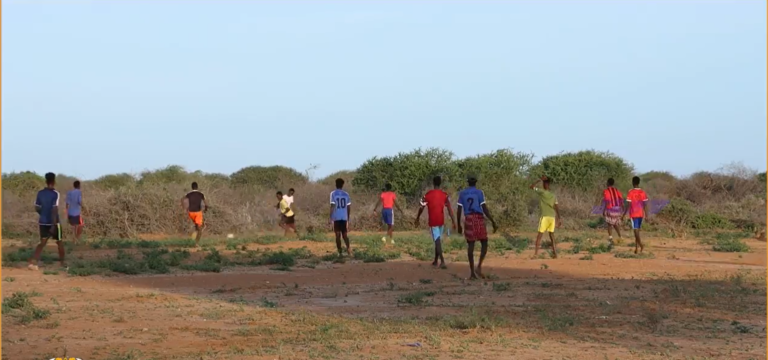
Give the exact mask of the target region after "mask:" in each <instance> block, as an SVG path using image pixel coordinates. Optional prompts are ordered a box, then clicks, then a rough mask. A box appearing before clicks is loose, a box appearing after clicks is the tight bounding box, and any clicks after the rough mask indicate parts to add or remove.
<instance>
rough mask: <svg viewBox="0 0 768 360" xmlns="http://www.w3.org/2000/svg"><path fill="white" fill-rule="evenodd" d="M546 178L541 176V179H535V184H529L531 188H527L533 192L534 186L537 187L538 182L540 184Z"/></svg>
mask: <svg viewBox="0 0 768 360" xmlns="http://www.w3.org/2000/svg"><path fill="white" fill-rule="evenodd" d="M546 178H547V177H546V176H542V177H541V179H536V182H535V183H533V184H531V186H529V188H530V189H531V190H535V189H536V185H539V182H541V181H542V180H544V179H546Z"/></svg>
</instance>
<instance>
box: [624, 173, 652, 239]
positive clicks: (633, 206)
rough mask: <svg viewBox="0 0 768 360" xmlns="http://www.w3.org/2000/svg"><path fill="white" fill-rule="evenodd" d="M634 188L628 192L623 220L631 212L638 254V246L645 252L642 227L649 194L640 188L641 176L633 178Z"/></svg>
mask: <svg viewBox="0 0 768 360" xmlns="http://www.w3.org/2000/svg"><path fill="white" fill-rule="evenodd" d="M632 188H633V189H632V190H629V192H628V193H627V202H628V203H629V206H628V207H627V208H626V209H624V214H622V216H621V218H622V220H623V219H624V217H625V216H626V215H627V211H628V212H629V217H630V218H631V219H632V231H634V233H635V254H637V250H638V247H639V248H640V252H641V253H642V252H643V242H642V241H641V240H640V227H641V226H642V225H643V218H645V215H646V214H648V195H647V194H646V193H645V191H643V189H641V188H640V178H639V177H637V176H635V177H633V178H632Z"/></svg>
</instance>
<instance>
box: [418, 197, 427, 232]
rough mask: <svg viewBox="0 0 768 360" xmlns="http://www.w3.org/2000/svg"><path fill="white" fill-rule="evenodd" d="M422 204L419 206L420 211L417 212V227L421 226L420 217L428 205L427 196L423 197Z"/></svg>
mask: <svg viewBox="0 0 768 360" xmlns="http://www.w3.org/2000/svg"><path fill="white" fill-rule="evenodd" d="M420 205H421V206H419V212H418V213H416V222H415V225H416V226H417V227H418V226H419V219H420V218H421V213H423V212H424V207H425V206H427V199H425V198H421V202H420Z"/></svg>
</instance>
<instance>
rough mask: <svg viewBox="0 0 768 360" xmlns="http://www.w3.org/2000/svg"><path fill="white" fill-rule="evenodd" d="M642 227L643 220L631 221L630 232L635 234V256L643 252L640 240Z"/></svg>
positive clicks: (634, 219)
mask: <svg viewBox="0 0 768 360" xmlns="http://www.w3.org/2000/svg"><path fill="white" fill-rule="evenodd" d="M642 225H643V218H633V219H632V231H633V232H634V233H635V254H637V253H638V248H639V250H640V251H639V252H643V247H644V246H643V241H642V240H641V239H640V227H641V226H642Z"/></svg>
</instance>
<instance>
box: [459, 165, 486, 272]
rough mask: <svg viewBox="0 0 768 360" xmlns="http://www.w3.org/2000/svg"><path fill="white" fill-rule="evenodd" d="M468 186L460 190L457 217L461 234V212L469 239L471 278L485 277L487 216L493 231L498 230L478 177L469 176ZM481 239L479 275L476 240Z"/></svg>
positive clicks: (466, 236)
mask: <svg viewBox="0 0 768 360" xmlns="http://www.w3.org/2000/svg"><path fill="white" fill-rule="evenodd" d="M467 184H468V185H469V187H467V188H466V189H464V190H461V192H459V205H458V207H457V208H456V217H457V220H458V221H457V222H458V230H459V234H461V233H462V227H461V213H462V212H463V213H464V215H465V217H466V220H464V229H463V231H464V237H465V238H466V239H467V258H469V271H470V277H469V278H470V279H477V277H478V276H479V277H481V278H482V277H483V271H482V267H483V260H485V255H486V254H487V253H488V231H487V230H486V229H485V218H486V217H487V218H488V220H490V221H491V225H492V226H493V232H494V233H495V232H496V221H494V220H493V217H491V212H490V211H488V207H487V206H486V205H485V193H483V191H482V190H480V189H478V188H477V187H476V185H477V177H476V176H474V175H470V176H467ZM483 216H485V217H483ZM476 241H480V262H478V264H477V275H475V267H474V266H475V242H476Z"/></svg>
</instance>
